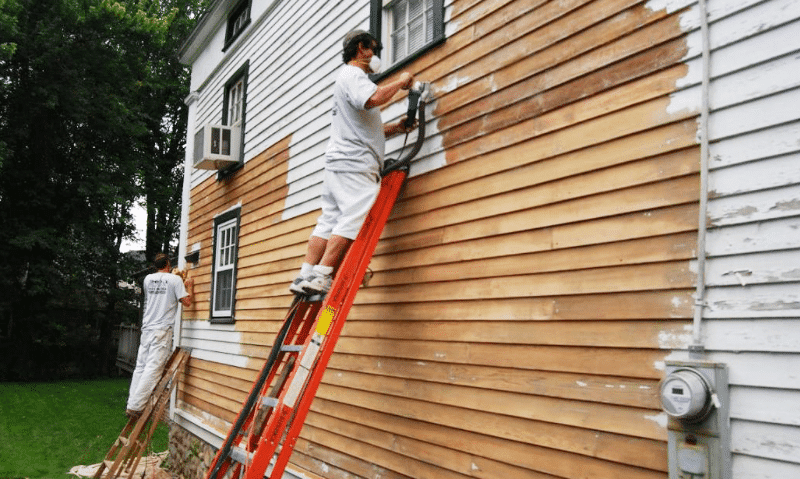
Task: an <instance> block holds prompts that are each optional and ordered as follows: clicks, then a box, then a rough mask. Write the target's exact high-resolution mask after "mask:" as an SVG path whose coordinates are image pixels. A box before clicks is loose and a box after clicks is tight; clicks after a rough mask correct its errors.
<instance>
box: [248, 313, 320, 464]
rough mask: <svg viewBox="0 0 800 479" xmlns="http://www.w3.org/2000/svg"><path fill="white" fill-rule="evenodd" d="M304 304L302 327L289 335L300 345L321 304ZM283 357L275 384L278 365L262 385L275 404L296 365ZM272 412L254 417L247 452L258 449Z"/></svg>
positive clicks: (289, 358)
mask: <svg viewBox="0 0 800 479" xmlns="http://www.w3.org/2000/svg"><path fill="white" fill-rule="evenodd" d="M306 304H307V306H306V308H305V310H304V313H303V318H302V321H301V322H298V323H297V324H298V325H299V324H300V323H302V324H303V327H302V328H300V329H299V330H298V331H292V332H291V334H289V336H290V337H292V339H293V340H297V341H300V342H301V343H302V344H305V342H306V340H307V339H308V334H309V330H310V328H311V324H312V323H313V322H314V320H315V318H316V317H317V314H318V313H319V306H320V304H321V303H320V302H311V303H306ZM293 329H298V328H297V327H294V328H293ZM284 344H286V343H284ZM292 346H296V344H294V343H293V344H292ZM301 351H302V350H301ZM284 357H285V358H287V359H286V361H284V362H283V363H282V364H283V368H282V369H280V371H281V376H280V377H279V378H278V379H277V381H275V384H274V385H272V383H273V379H274V377H275V375H276V374H277V373H278V370H279V367H278V366H279V365H276V367H274V368H273V370H272V373H271V375H270V378H269V379H268V380H267V383H266V384H265V385H264V390H265V391H266V389H267V388H268V387H269V386H270V385H272V387H271V388H269V389H270V391H269V392H268V393H266V392H265V393H264V395H266V396H268V397H271V398H274V399H275V400H276V402H277V400H278V398H279V397H280V393H281V391H282V390H283V388H284V387H285V386H286V381H287V379H288V378H289V376H290V373H291V372H292V371H293V370H294V366H295V364H296V359H297V357H296V356H294V354H286V355H285V356H284ZM273 412H274V406H273V407H270V408H269V409H268V410H267V411H266V412H265V414H264V416H263V417H260V418H259V417H258V414H255V415H254V420H256V419H257V420H258V421H259V422H260V424H257V425H255V424H254V426H257V427H258V431H255V434H254V435H253V436H252V437H250V438H249V440H248V442H247V450H248V451H250V452H252V451H253V450H255V448H256V447H258V441H259V439H260V437H261V434H263V431H264V427H265V426H266V424H267V423H268V422H269V419H270V417H271V416H272V413H273Z"/></svg>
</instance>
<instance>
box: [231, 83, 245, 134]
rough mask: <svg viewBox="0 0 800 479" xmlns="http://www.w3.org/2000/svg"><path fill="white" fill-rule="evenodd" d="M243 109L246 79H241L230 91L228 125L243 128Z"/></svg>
mask: <svg viewBox="0 0 800 479" xmlns="http://www.w3.org/2000/svg"><path fill="white" fill-rule="evenodd" d="M243 107H244V78H240V79H239V80H237V81H236V82H235V83H234V84H233V85H231V87H230V88H229V89H228V125H230V126H241V125H240V124H241V122H242V111H243V110H244V108H243Z"/></svg>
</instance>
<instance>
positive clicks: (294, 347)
mask: <svg viewBox="0 0 800 479" xmlns="http://www.w3.org/2000/svg"><path fill="white" fill-rule="evenodd" d="M302 350H303V345H302V344H284V345H283V346H281V351H283V352H288V353H299V352H300V351H302Z"/></svg>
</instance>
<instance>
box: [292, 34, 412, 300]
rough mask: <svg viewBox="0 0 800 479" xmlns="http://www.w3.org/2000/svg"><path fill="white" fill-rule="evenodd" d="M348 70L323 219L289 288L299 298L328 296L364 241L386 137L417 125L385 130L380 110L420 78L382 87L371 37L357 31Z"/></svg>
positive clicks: (339, 91)
mask: <svg viewBox="0 0 800 479" xmlns="http://www.w3.org/2000/svg"><path fill="white" fill-rule="evenodd" d="M343 47H344V52H343V53H342V59H343V60H344V63H345V66H344V68H342V70H341V72H340V73H339V77H338V78H337V80H336V84H335V85H334V87H333V110H332V119H331V138H330V141H329V142H328V148H327V151H326V153H325V179H324V184H323V192H322V215H321V216H320V217H319V219H318V220H317V226H316V227H315V228H314V231H313V232H312V233H311V238H310V239H309V241H308V251H307V253H306V256H305V260H304V262H303V265H302V267H301V268H300V274H299V275H298V277H297V279H295V280H294V281H293V282H292V284H291V285H290V286H289V290H290V291H291V292H293V293H297V294H307V293H312V294H323V295H324V294H325V293H327V292H328V290H329V289H330V287H331V283H332V278H333V271H334V269H335V268H336V267H337V266H338V265H339V262H340V261H341V259H342V257H344V254H345V252H347V249H348V247H349V246H350V244H351V243H352V241H353V240H354V239H355V238H356V236H357V235H358V231H359V230H360V229H361V224H362V223H363V222H364V219H365V218H366V216H367V213H369V210H370V208H372V204H373V203H374V202H375V198H376V197H377V196H378V192H379V190H380V186H381V177H380V172H381V170H382V169H383V154H384V146H385V139H386V137H390V136H394V135H397V134H399V133H408V132H409V131H411V130H413V129H414V126H415V124H414V123H411V124H406V118H405V117H403V118H401V119H400V121H398V122H396V123H387V124H386V125H384V124H383V122H382V120H381V111H380V108H379V107H380V106H381V105H385V104H386V103H388V102H389V101H391V99H392V97H393V96H394V95H395V93H397V92H398V91H399V90H400V89H403V90H408V89H410V88H411V86H412V85H413V84H414V75H412V74H411V73H408V72H403V73H401V74H400V76H399V77H398V79H397V80H395V81H393V82H391V83H389V84H387V85H384V86H380V87H379V86H378V85H376V84H375V83H372V81H371V80H370V79H369V77H368V76H367V74H369V73H373V74H375V73H378V72H379V71H380V63H381V62H380V58H379V57H378V55H379V54H380V51H381V46H380V43H379V42H378V41H377V40H376V39H375V38H374V37H373V36H372V35H371V34H369V33H368V32H365V31H363V30H353V31H352V32H350V33H348V34H347V35H346V36H345V38H344V42H343Z"/></svg>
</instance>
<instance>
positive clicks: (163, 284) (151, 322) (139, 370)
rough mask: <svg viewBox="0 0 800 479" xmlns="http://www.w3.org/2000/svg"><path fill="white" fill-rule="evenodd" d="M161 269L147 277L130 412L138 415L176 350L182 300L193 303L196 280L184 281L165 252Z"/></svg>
mask: <svg viewBox="0 0 800 479" xmlns="http://www.w3.org/2000/svg"><path fill="white" fill-rule="evenodd" d="M153 264H154V265H155V267H156V269H157V270H158V271H157V272H155V273H153V274H148V275H147V276H145V278H144V283H143V288H144V314H143V316H142V337H141V340H140V343H139V352H138V355H137V356H136V369H135V370H134V371H133V378H132V379H131V389H130V393H129V395H128V405H127V410H126V413H127V414H128V416H129V417H138V416H139V415H141V413H142V410H143V409H144V407H145V405H146V404H147V399H148V398H149V397H150V394H151V393H152V392H153V389H154V388H155V387H156V383H157V382H158V380H159V378H160V377H161V371H162V370H163V369H164V365H165V364H166V362H167V359H169V355H170V353H171V352H172V327H173V326H174V325H175V321H177V320H179V319H180V309H179V308H178V303H180V304H182V305H184V306H185V307H187V308H188V307H189V306H191V304H192V295H191V294H190V293H188V292H187V289H188V290H189V291H191V290H192V286H193V285H194V280H193V279H191V278H189V279H187V280H186V281H182V280H181V277H180V276H178V275H176V274H172V273H170V264H169V257H167V255H165V254H163V253H159V254H157V255H156V258H155V261H153Z"/></svg>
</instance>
